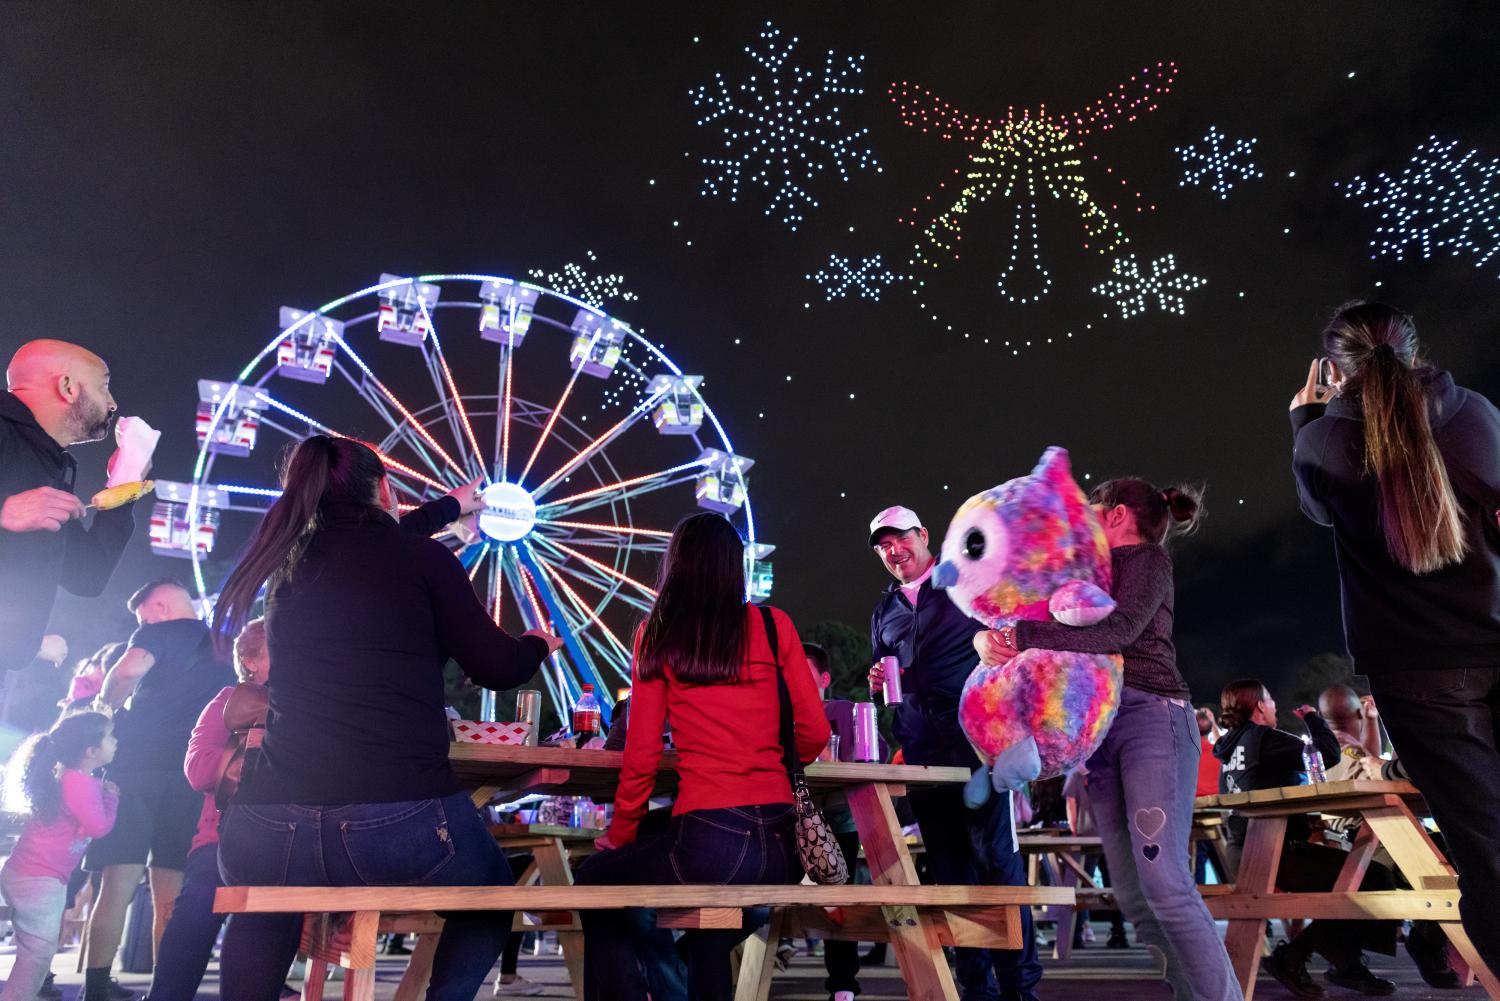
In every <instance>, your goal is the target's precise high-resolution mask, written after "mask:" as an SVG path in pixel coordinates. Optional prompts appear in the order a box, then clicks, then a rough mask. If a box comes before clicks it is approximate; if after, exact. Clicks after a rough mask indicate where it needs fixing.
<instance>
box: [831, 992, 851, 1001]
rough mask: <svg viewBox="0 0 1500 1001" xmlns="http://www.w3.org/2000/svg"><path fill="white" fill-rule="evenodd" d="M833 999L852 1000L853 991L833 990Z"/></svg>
mask: <svg viewBox="0 0 1500 1001" xmlns="http://www.w3.org/2000/svg"><path fill="white" fill-rule="evenodd" d="M833 1001H854V992H853V991H834V992H833Z"/></svg>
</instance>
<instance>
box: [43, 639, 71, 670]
mask: <svg viewBox="0 0 1500 1001" xmlns="http://www.w3.org/2000/svg"><path fill="white" fill-rule="evenodd" d="M36 659H37V660H45V661H47V662H48V663H49V664H51V665H52V666H54V667H56V666H58V665H60V664H62V662H63V661H65V660H67V659H68V641H67V640H65V639H63V638H62V637H61V636H59V635H57V634H56V633H48V634H47V635H46V636H43V637H42V646H41V648H40V649H39V650H37V652H36Z"/></svg>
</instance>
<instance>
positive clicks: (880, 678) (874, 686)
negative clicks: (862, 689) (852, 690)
mask: <svg viewBox="0 0 1500 1001" xmlns="http://www.w3.org/2000/svg"><path fill="white" fill-rule="evenodd" d="M883 691H885V668H884V667H883V666H881V663H880V661H878V660H877V661H876V662H875V663H873V664H871V665H870V694H871V695H872V696H873V695H878V694H880V693H881V692H883Z"/></svg>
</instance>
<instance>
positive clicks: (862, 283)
mask: <svg viewBox="0 0 1500 1001" xmlns="http://www.w3.org/2000/svg"><path fill="white" fill-rule="evenodd" d="M901 277H902V276H901V275H898V274H896V273H895V272H894V271H891V270H890V269H889V268H885V267H883V266H882V265H881V263H880V255H879V254H876V255H875V256H874V257H866V258H865V259H864V260H862V261H860V262H859V264H858V265H856V264H855V263H854V261H853V259H852V258H848V257H840V256H839V255H838V254H829V255H828V264H827V265H826V266H825V267H822V268H819V269H818V270H817V271H815V272H813V273H812V274H810V275H808V276H807V280H808V281H810V282H817V283H818V284H819V285H820V286H822V289H823V295H824V296H825V297H826V298H827V299H828V301H830V302H832V301H833V300H834V299H842V298H844V297H845V296H847V295H848V294H849V293H850V292H851V291H854V292H856V293H858V295H859V297H860V298H861V299H872V300H874V301H876V302H879V301H880V293H881V290H882V289H884V288H885V287H886V286H887V285H890V284H892V283H893V282H898V281H900V280H901Z"/></svg>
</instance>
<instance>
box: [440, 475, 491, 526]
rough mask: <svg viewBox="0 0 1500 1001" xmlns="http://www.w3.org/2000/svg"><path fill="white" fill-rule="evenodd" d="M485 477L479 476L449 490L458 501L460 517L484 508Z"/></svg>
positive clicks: (449, 493)
mask: <svg viewBox="0 0 1500 1001" xmlns="http://www.w3.org/2000/svg"><path fill="white" fill-rule="evenodd" d="M483 491H484V477H483V476H481V477H478V478H477V479H474V480H471V481H470V482H468V483H465V484H464V485H463V486H461V487H454V488H453V489H452V490H450V491H448V496H449V497H452V498H453V499H454V500H456V501H458V513H459V517H462V516H464V515H466V514H473V513H474V512H475V511H482V510H484V495H483Z"/></svg>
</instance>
